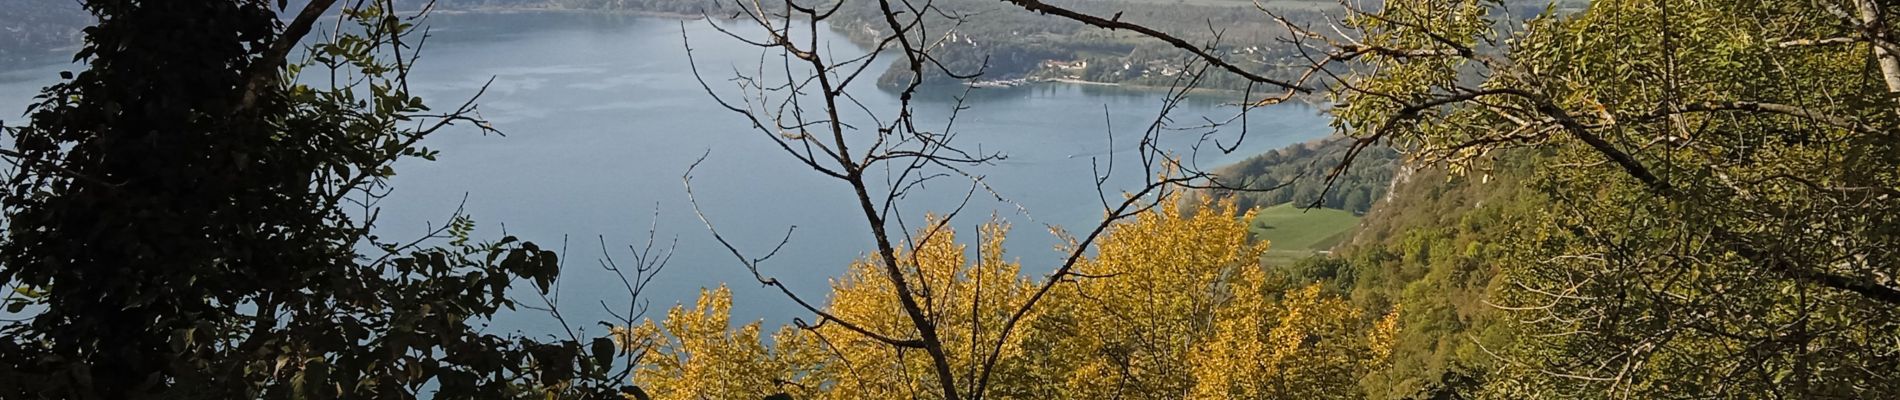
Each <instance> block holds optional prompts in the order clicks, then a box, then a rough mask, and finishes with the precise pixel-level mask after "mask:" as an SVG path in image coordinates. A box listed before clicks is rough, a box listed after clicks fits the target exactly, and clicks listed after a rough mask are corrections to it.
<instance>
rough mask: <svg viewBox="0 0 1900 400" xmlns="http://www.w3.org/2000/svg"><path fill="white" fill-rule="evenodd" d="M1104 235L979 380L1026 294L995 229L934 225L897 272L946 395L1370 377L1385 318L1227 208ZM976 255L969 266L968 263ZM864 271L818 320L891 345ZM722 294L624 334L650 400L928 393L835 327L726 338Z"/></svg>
mask: <svg viewBox="0 0 1900 400" xmlns="http://www.w3.org/2000/svg"><path fill="white" fill-rule="evenodd" d="M1169 204H1175V205H1169V206H1166V207H1164V208H1161V209H1156V210H1152V211H1149V212H1146V213H1143V214H1141V215H1140V216H1139V217H1138V218H1137V219H1136V220H1134V221H1130V222H1128V223H1125V224H1120V225H1117V226H1115V227H1114V228H1113V230H1112V232H1110V233H1108V235H1107V236H1105V237H1104V238H1103V241H1102V243H1101V246H1100V248H1099V249H1100V253H1099V254H1098V255H1096V256H1095V257H1092V258H1090V259H1089V260H1087V262H1086V263H1084V264H1082V265H1081V266H1080V267H1079V268H1078V270H1077V272H1078V275H1077V277H1076V278H1073V279H1071V280H1068V281H1065V282H1063V283H1061V284H1060V285H1058V286H1056V289H1055V292H1053V293H1052V294H1051V296H1054V297H1053V298H1051V299H1050V300H1049V302H1048V303H1047V304H1048V306H1047V307H1043V308H1037V309H1035V310H1034V315H1033V316H1031V317H1030V319H1029V320H1028V322H1026V327H1027V331H1018V332H1016V333H1014V334H1012V335H1011V336H1010V337H1009V338H1007V340H1004V341H1003V342H1001V344H1000V347H998V348H995V349H993V350H995V351H999V352H1000V354H1001V355H1002V357H1001V358H1000V359H999V360H1000V361H998V364H999V365H998V368H997V369H996V372H995V374H994V375H993V376H990V375H987V374H982V373H980V372H978V371H980V370H981V369H979V368H977V367H978V365H977V364H979V363H982V362H984V361H983V360H984V357H983V355H985V354H987V352H988V351H991V350H992V349H990V348H988V346H989V345H990V344H991V343H994V340H996V339H997V338H998V337H999V336H998V334H999V325H1000V324H1001V322H1002V321H1003V319H1004V318H1006V317H1008V314H1009V312H1011V311H1013V310H1014V309H1015V306H1017V305H1020V304H1021V303H1022V302H1023V301H1024V300H1025V299H1026V297H1027V296H1028V295H1029V294H1030V293H1031V292H1033V291H1034V289H1035V286H1034V285H1032V282H1030V281H1028V280H1026V279H1024V278H1022V277H1021V275H1020V274H1019V271H1018V268H1019V266H1018V265H1017V264H1016V263H1015V262H1012V261H1009V260H1008V259H1007V258H1006V257H1005V255H1004V253H1003V252H1002V250H1001V249H1002V247H1003V246H1002V243H1003V239H1004V234H1005V232H1006V230H1007V229H1005V228H1004V227H1002V226H998V225H994V224H992V225H989V226H986V227H985V228H984V229H983V232H982V233H983V235H982V237H981V238H980V239H979V240H978V241H977V244H978V247H979V249H978V250H977V251H974V252H971V251H970V249H967V248H966V247H965V246H966V245H964V244H961V243H959V242H957V240H956V235H955V233H954V232H953V231H952V230H951V229H950V228H949V227H947V226H944V225H941V224H933V225H932V226H931V227H928V228H924V229H922V230H920V231H919V232H918V234H917V235H918V237H920V238H922V239H920V240H921V244H919V245H918V246H917V248H915V249H908V250H906V251H905V252H904V253H903V255H902V257H900V258H899V259H900V260H902V261H901V262H902V263H903V267H904V272H905V273H906V274H908V275H909V276H910V277H911V278H912V279H913V282H917V283H919V284H921V285H923V286H924V287H928V288H929V289H928V292H927V293H929V296H928V297H926V298H925V299H924V301H925V303H926V304H928V305H929V310H930V314H931V315H933V316H936V317H937V319H936V320H937V321H943V322H942V323H941V324H940V325H939V326H940V327H941V328H942V329H943V332H945V334H946V338H945V340H946V342H947V343H946V347H947V348H952V349H956V351H955V352H954V353H953V354H952V364H953V367H955V368H954V369H955V370H956V371H967V373H966V374H963V375H959V376H958V377H957V382H959V384H962V385H969V384H971V383H972V382H973V381H975V380H983V379H993V380H995V381H994V382H993V386H992V388H993V389H991V390H990V391H989V392H988V393H986V394H985V397H994V398H1012V399H1046V398H1181V397H1184V396H1185V397H1194V398H1352V397H1355V393H1357V385H1358V383H1357V377H1358V376H1361V375H1363V374H1365V373H1366V372H1367V371H1370V370H1373V369H1375V368H1378V367H1380V366H1381V365H1383V363H1384V359H1385V357H1384V355H1385V354H1388V353H1389V352H1390V351H1391V340H1392V339H1393V338H1394V337H1396V335H1397V332H1398V330H1399V326H1398V323H1397V321H1398V320H1397V318H1399V316H1398V315H1397V314H1396V312H1394V313H1392V314H1387V313H1385V312H1384V311H1380V310H1373V311H1368V310H1365V309H1362V308H1358V307H1355V306H1353V305H1351V304H1349V303H1347V302H1346V301H1345V299H1343V298H1341V297H1340V296H1339V295H1337V294H1335V293H1330V292H1327V291H1325V290H1323V289H1322V288H1320V287H1319V286H1301V285H1292V284H1289V283H1288V282H1287V281H1286V280H1285V279H1284V278H1283V277H1280V276H1279V275H1278V274H1277V273H1275V272H1274V271H1270V270H1265V269H1262V268H1261V267H1260V266H1259V265H1258V264H1257V263H1256V262H1255V260H1256V259H1257V258H1258V256H1259V253H1260V252H1261V251H1263V250H1265V246H1263V245H1259V244H1250V243H1249V242H1248V240H1247V231H1246V226H1245V225H1244V224H1243V223H1242V222H1241V221H1242V218H1244V217H1246V216H1247V215H1244V214H1241V213H1238V212H1237V211H1236V209H1235V207H1234V205H1233V204H1232V203H1231V202H1228V203H1220V204H1216V203H1209V202H1205V201H1202V202H1198V203H1190V204H1180V203H1169ZM972 255H974V258H973V259H972V258H966V257H969V256H972ZM882 273H883V272H882V268H881V267H880V266H878V265H876V264H875V261H871V260H866V261H863V262H858V263H854V264H853V265H852V266H851V269H850V272H849V273H848V274H847V275H846V276H845V277H843V278H841V279H839V280H837V281H835V282H834V283H833V285H832V292H831V299H830V306H828V307H826V312H828V313H831V314H833V315H838V316H840V317H841V318H848V320H851V321H860V322H862V323H861V324H860V325H859V327H860V328H862V329H866V330H869V331H871V332H873V333H877V334H881V335H886V336H893V337H902V336H904V335H906V334H908V333H909V332H906V331H907V330H910V329H912V328H910V325H909V324H908V322H907V321H905V320H904V319H903V317H902V315H901V313H898V312H895V310H897V307H898V304H897V303H896V300H895V299H894V298H893V296H891V293H892V290H891V289H890V288H889V287H887V286H888V285H889V284H888V283H887V282H888V281H886V280H884V279H883V278H882V277H881V274H882ZM729 296H730V295H729V294H728V293H727V292H726V291H725V290H724V289H723V288H721V289H719V290H713V291H707V292H705V293H704V294H702V296H701V298H700V301H699V303H698V304H697V305H696V306H695V307H694V308H690V309H689V308H685V307H684V306H682V307H678V308H675V309H674V310H673V311H671V312H669V313H668V314H667V319H666V320H665V321H657V322H655V321H649V322H647V323H646V324H644V325H641V326H636V327H631V328H625V329H621V330H620V331H619V332H620V333H621V335H622V336H621V343H623V344H626V345H629V346H631V347H632V349H631V350H632V351H651V352H652V354H655V355H656V358H655V360H654V362H653V363H652V364H651V365H649V366H647V367H645V368H644V369H643V370H641V372H640V373H639V374H638V375H637V382H639V383H640V384H641V386H643V387H647V388H650V389H651V390H652V392H651V393H652V394H653V396H654V398H656V399H700V398H765V397H766V396H768V395H773V394H779V393H785V394H790V395H791V396H792V397H794V398H800V399H804V398H814V399H864V398H910V397H920V398H931V396H932V395H933V393H935V392H934V391H932V390H930V386H931V385H934V384H935V380H933V379H931V378H930V376H931V374H932V371H931V369H930V366H929V365H928V362H927V360H925V359H923V358H922V357H920V356H919V355H918V354H917V350H907V349H901V348H894V347H891V346H888V345H885V344H884V343H883V342H880V341H877V340H874V339H872V338H870V337H868V336H866V335H862V334H859V333H856V332H853V331H852V330H853V328H850V327H845V326H840V325H837V324H826V325H819V326H802V323H801V326H787V327H784V328H781V329H780V330H778V333H777V334H776V335H774V336H772V339H773V340H772V341H771V342H770V343H769V344H768V343H765V342H763V341H762V340H761V330H762V328H761V327H760V326H759V324H758V323H756V322H755V323H750V324H745V325H740V326H736V327H735V326H732V325H731V324H732V322H731V321H730V320H729V319H728V317H727V311H728V309H727V307H729V306H730V298H729Z"/></svg>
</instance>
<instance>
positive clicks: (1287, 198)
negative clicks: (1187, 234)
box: [1213, 137, 1402, 214]
mask: <svg viewBox="0 0 1900 400" xmlns="http://www.w3.org/2000/svg"><path fill="white" fill-rule="evenodd" d="M1351 147H1352V140H1350V139H1347V138H1341V137H1331V138H1326V139H1321V140H1318V141H1314V142H1310V143H1301V144H1296V145H1292V146H1288V147H1286V148H1283V149H1279V150H1274V151H1271V152H1267V153H1265V154H1261V155H1257V156H1253V157H1249V158H1247V159H1246V160H1243V161H1241V162H1238V163H1234V164H1232V165H1228V166H1224V167H1221V168H1220V169H1217V170H1215V171H1214V173H1215V174H1216V175H1217V176H1219V177H1220V179H1221V180H1223V181H1226V182H1228V183H1229V185H1228V186H1230V187H1231V188H1232V189H1221V190H1215V191H1213V193H1214V195H1215V196H1216V197H1221V198H1227V197H1231V198H1233V199H1234V200H1235V201H1236V202H1237V203H1238V204H1240V207H1241V208H1242V209H1252V208H1257V207H1271V206H1275V205H1280V204H1286V203H1293V204H1294V205H1296V206H1299V207H1325V208H1331V209H1337V210H1345V211H1350V212H1353V213H1355V214H1364V213H1365V212H1366V211H1370V210H1371V209H1372V205H1373V203H1375V202H1378V201H1379V200H1380V199H1383V198H1385V193H1386V189H1387V188H1388V187H1390V186H1391V185H1392V180H1393V178H1394V177H1396V176H1397V175H1398V174H1399V173H1400V172H1401V171H1400V167H1399V164H1401V162H1402V161H1401V160H1400V158H1399V153H1398V152H1397V151H1393V150H1392V149H1391V148H1386V147H1379V148H1374V149H1371V150H1368V151H1366V152H1364V153H1362V154H1360V155H1359V156H1358V157H1356V158H1355V159H1354V160H1353V162H1352V163H1350V164H1344V165H1343V167H1344V168H1345V169H1344V170H1337V169H1338V168H1341V167H1342V164H1341V162H1342V161H1344V160H1343V159H1344V158H1345V155H1346V151H1347V150H1348V149H1350V148H1351ZM1336 170H1337V175H1334V173H1335V172H1336Z"/></svg>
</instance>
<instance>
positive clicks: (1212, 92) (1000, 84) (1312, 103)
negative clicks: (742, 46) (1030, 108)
mask: <svg viewBox="0 0 1900 400" xmlns="http://www.w3.org/2000/svg"><path fill="white" fill-rule="evenodd" d="M414 11H421V10H412V11H410V12H414ZM429 12H430V13H432V14H442V15H469V14H528V13H554V14H583V15H603V16H627V17H650V18H664V19H671V20H682V21H697V20H702V19H705V20H715V21H717V20H728V21H729V20H737V18H727V19H720V18H716V17H712V16H709V15H705V14H683V13H676V12H668V11H644V10H598V9H582V8H563V7H478V8H472V9H434V10H429ZM832 29H838V28H837V27H836V26H833V28H832ZM845 37H846V39H847V40H848V41H851V42H854V43H855V42H857V40H855V39H856V38H855V37H854V36H851V35H845ZM860 45H862V44H860ZM1051 83H1054V84H1063V85H1075V86H1087V87H1112V88H1118V89H1124V90H1136V91H1151V92H1171V91H1174V90H1176V89H1177V88H1175V87H1171V86H1163V85H1151V84H1139V83H1128V82H1103V81H1091V80H1086V79H1073V78H1031V77H1022V78H1015V79H982V80H972V81H965V82H959V83H958V84H957V85H956V86H969V87H975V88H979V89H1008V88H1016V87H1028V86H1034V85H1046V84H1051ZM1243 92H1245V90H1242V89H1225V88H1211V87H1195V88H1190V89H1188V93H1187V95H1190V96H1216V95H1239V94H1242V93H1243ZM1283 103H1299V104H1303V105H1306V106H1309V107H1313V108H1314V109H1318V110H1321V111H1322V112H1323V111H1324V110H1326V109H1329V108H1330V107H1328V106H1329V105H1330V104H1328V102H1327V101H1326V96H1324V95H1321V94H1302V95H1294V96H1293V97H1292V98H1290V99H1287V100H1286V101H1285V102H1283Z"/></svg>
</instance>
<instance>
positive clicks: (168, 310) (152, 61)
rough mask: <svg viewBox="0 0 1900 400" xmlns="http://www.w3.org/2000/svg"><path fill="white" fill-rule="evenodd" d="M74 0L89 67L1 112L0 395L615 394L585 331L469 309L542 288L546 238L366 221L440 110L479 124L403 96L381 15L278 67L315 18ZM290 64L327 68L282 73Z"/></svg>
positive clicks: (194, 4) (222, 4)
mask: <svg viewBox="0 0 1900 400" xmlns="http://www.w3.org/2000/svg"><path fill="white" fill-rule="evenodd" d="M319 3H321V2H319ZM326 4H327V3H326ZM383 4H385V5H386V4H387V3H383ZM320 5H321V4H319V6H320ZM85 7H86V10H88V11H90V12H92V13H93V14H94V15H95V16H96V17H97V19H98V21H100V22H99V23H98V24H97V25H94V26H93V27H91V28H89V29H87V30H86V45H85V47H84V48H82V49H81V50H80V51H79V54H78V58H80V59H82V60H84V61H85V62H86V63H87V67H88V68H87V69H86V70H84V71H82V72H80V73H78V74H76V75H71V76H68V77H67V79H66V80H65V81H64V82H61V83H58V84H55V85H53V86H51V87H48V88H46V90H45V92H44V93H43V94H42V96H41V97H40V99H41V100H42V102H41V103H40V104H38V105H36V106H35V107H34V108H33V110H32V114H31V121H30V124H28V125H26V126H22V127H17V129H15V128H13V127H9V129H8V132H9V133H10V135H9V136H10V138H11V139H12V140H13V143H14V147H13V148H14V150H11V151H9V152H8V153H7V156H8V157H11V158H12V159H13V160H14V162H15V165H16V166H17V168H16V169H14V170H13V171H10V173H9V174H8V176H7V180H6V181H5V185H4V192H0V211H3V212H4V213H5V216H6V225H7V231H6V234H5V236H4V237H0V282H4V284H5V285H6V287H7V288H8V289H9V292H10V293H8V295H7V296H6V299H5V301H6V304H7V307H8V311H9V312H21V311H26V312H27V313H26V314H23V315H25V316H26V317H27V318H25V319H23V320H17V321H8V322H6V323H4V324H0V336H4V338H5V339H4V340H0V397H5V398H20V399H25V398H72V399H92V398H110V399H136V398H182V399H200V398H202V399H210V398H273V399H276V398H336V397H344V398H415V397H418V396H426V394H425V392H433V393H434V395H435V396H438V398H469V397H481V398H546V397H554V396H556V395H563V396H584V397H593V398H602V397H608V396H614V395H615V394H616V393H617V392H618V389H617V388H618V387H619V386H620V385H622V383H619V382H615V380H614V379H613V378H611V377H609V375H608V374H609V371H610V370H611V369H612V368H613V365H614V363H615V359H614V358H615V356H616V354H617V353H615V352H614V346H612V343H611V341H609V340H608V339H607V338H599V339H596V340H592V341H585V340H584V339H579V338H572V337H570V339H568V340H555V341H546V342H538V341H533V340H527V339H525V338H521V337H507V336H499V335H496V334H494V333H487V332H483V331H482V330H480V329H479V328H478V327H477V326H476V325H475V324H476V323H479V322H481V321H483V320H484V319H486V318H488V317H492V316H494V315H495V314H496V313H497V312H500V311H502V310H506V309H512V308H514V304H515V303H514V301H513V300H512V299H511V298H510V297H509V296H510V294H509V290H510V287H512V286H514V285H513V284H514V283H515V282H518V281H525V282H532V283H534V285H535V288H534V289H535V290H539V291H543V292H545V291H546V290H547V288H548V286H549V284H550V283H551V282H552V281H553V279H554V278H555V276H556V274H557V272H558V264H557V260H556V259H555V256H554V253H553V252H551V251H548V250H543V249H541V248H539V247H537V246H535V245H533V244H531V243H525V242H520V241H517V240H515V239H513V238H505V239H502V240H500V241H496V242H478V241H472V240H471V239H470V238H469V237H468V233H469V232H470V231H471V230H472V229H473V224H474V223H473V222H472V221H471V220H469V219H468V218H467V217H466V216H462V215H459V213H458V214H457V216H456V217H455V218H453V220H452V221H449V222H448V223H447V224H445V225H444V226H443V227H442V229H441V230H438V231H436V232H433V233H432V234H431V235H430V236H429V237H425V238H420V239H418V240H415V241H407V240H404V241H396V240H390V239H383V238H378V237H376V236H375V235H373V234H371V229H372V227H373V226H374V223H375V216H376V212H375V210H376V209H375V208H374V202H375V199H376V198H378V197H380V193H384V192H385V191H386V188H385V182H386V179H387V178H388V177H390V176H391V175H393V174H394V170H393V169H392V168H391V163H392V162H394V161H395V160H397V159H399V158H411V157H413V158H425V159H426V158H432V157H434V152H433V151H430V150H428V149H426V148H422V147H419V146H417V143H418V142H419V141H420V140H422V139H423V138H424V137H425V136H427V135H429V134H430V133H433V132H435V131H436V130H437V129H439V128H440V127H442V126H446V125H448V124H453V123H474V124H480V121H476V120H473V119H471V118H469V117H468V116H467V115H468V113H469V112H470V111H471V110H472V109H471V108H468V106H464V107H463V108H461V109H457V110H450V111H430V109H429V108H428V107H427V106H425V105H424V104H423V103H422V101H421V99H419V98H417V97H414V96H413V95H412V94H411V93H410V92H409V91H408V86H407V82H406V80H405V77H406V74H407V73H408V67H407V66H408V65H410V64H409V63H412V62H414V58H402V57H403V56H401V55H399V54H400V53H398V52H397V51H395V50H392V49H397V48H400V47H401V46H404V45H403V44H402V43H403V37H404V35H406V32H407V31H408V30H409V29H410V28H411V26H410V24H409V22H408V21H406V20H405V19H404V18H401V17H398V16H396V15H393V14H388V13H384V12H383V10H384V8H382V7H380V6H379V5H371V6H367V7H366V8H360V9H347V10H345V11H344V13H343V18H344V19H343V20H348V21H352V22H354V23H356V24H358V25H359V26H358V27H357V28H358V29H357V30H356V31H355V32H358V33H357V34H353V35H344V36H339V37H338V38H337V39H335V40H334V41H326V42H324V43H320V44H316V45H314V46H313V47H311V52H310V56H309V57H308V58H307V61H305V62H302V63H294V64H286V63H287V62H294V61H290V60H287V58H288V57H290V56H291V55H290V53H291V52H292V51H293V49H295V48H297V47H299V46H297V43H298V41H299V40H300V39H301V38H300V35H301V34H302V33H303V32H307V30H303V31H302V32H299V30H300V28H299V27H300V26H301V29H308V28H309V26H310V24H311V23H312V22H314V19H315V18H316V17H318V16H320V14H317V13H311V12H306V13H301V14H300V15H306V16H307V17H299V18H297V19H295V20H293V21H292V22H288V23H286V22H285V21H284V20H280V19H279V16H278V11H279V10H277V9H275V8H273V7H272V6H271V5H268V4H266V2H259V1H161V2H137V1H119V0H98V1H89V2H86V3H85ZM292 11H294V9H292ZM316 11H322V10H321V9H316ZM407 50H409V51H410V52H411V53H413V51H414V49H413V48H408V49H407ZM392 53H394V54H392ZM398 60H400V61H398ZM309 70H322V71H323V72H324V73H325V74H327V75H329V76H333V77H341V78H347V80H345V79H337V80H331V79H325V80H321V81H316V82H307V81H302V80H300V77H301V74H300V73H299V72H301V71H309ZM351 207H361V208H360V209H356V210H354V211H352V210H351ZM430 239H437V240H430ZM583 341H585V343H583Z"/></svg>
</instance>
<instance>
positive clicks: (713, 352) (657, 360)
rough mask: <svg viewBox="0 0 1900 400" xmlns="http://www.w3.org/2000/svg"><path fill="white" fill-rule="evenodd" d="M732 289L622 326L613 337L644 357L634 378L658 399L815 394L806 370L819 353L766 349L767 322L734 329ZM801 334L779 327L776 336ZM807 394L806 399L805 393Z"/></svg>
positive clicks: (792, 348)
mask: <svg viewBox="0 0 1900 400" xmlns="http://www.w3.org/2000/svg"><path fill="white" fill-rule="evenodd" d="M731 309H732V292H730V291H728V290H726V287H725V286H723V285H722V286H720V287H719V288H718V289H713V290H701V291H700V294H699V302H698V304H696V305H695V306H694V307H693V308H692V309H687V308H686V307H685V306H684V305H677V306H674V307H673V308H672V309H671V310H669V311H667V313H666V321H665V323H664V324H662V325H656V324H655V323H654V322H653V321H651V320H648V321H646V322H645V323H644V324H641V325H639V326H635V327H632V328H624V327H616V328H615V329H614V330H613V337H614V338H615V340H616V341H618V342H620V344H621V346H622V347H624V348H625V349H626V350H627V351H629V352H633V353H635V354H642V355H643V356H642V357H643V358H642V359H641V360H640V365H641V367H640V368H639V370H637V371H635V372H634V378H633V379H634V381H635V383H636V384H637V385H638V386H639V387H642V388H646V391H647V394H648V395H651V396H652V398H653V399H656V400H699V399H762V398H765V397H766V396H769V395H773V394H778V393H791V394H794V396H798V395H808V394H809V391H808V390H802V389H808V388H810V386H801V384H802V382H801V380H800V379H799V377H800V376H801V375H803V374H800V373H798V372H799V371H800V368H803V367H809V366H811V365H814V364H815V363H814V361H813V360H815V357H813V356H814V355H813V354H810V353H808V352H801V351H802V350H805V349H804V348H801V347H797V346H778V347H777V348H776V349H775V348H771V347H767V346H766V345H765V344H764V343H763V342H761V341H760V340H759V339H760V331H761V329H760V323H759V322H757V321H754V322H752V323H749V324H745V325H743V326H739V327H733V326H731V321H730V319H731ZM792 332H794V331H793V330H792V329H791V328H789V327H788V328H785V329H780V330H779V334H778V335H776V336H775V337H774V339H775V341H783V340H786V339H787V338H788V337H789V336H790V335H791V334H792ZM799 398H804V397H802V396H801V397H799Z"/></svg>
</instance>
